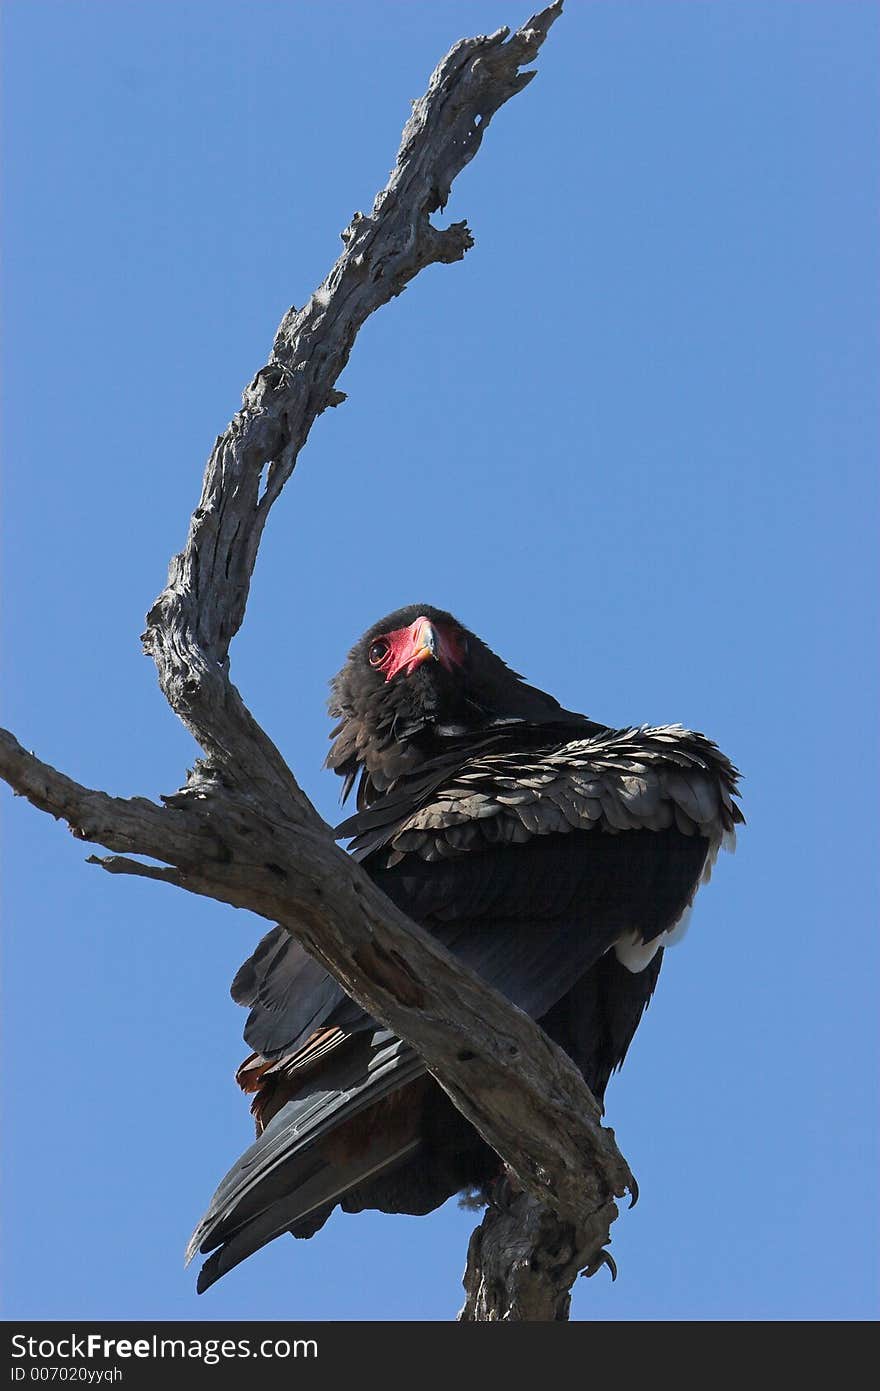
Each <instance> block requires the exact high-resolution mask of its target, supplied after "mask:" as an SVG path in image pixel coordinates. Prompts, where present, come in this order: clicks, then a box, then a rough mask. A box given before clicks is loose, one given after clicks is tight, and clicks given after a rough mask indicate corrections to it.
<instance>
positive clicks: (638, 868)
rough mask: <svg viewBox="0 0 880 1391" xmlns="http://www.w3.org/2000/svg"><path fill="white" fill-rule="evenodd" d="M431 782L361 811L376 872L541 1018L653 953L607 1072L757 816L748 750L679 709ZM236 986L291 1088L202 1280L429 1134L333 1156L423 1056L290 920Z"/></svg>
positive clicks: (417, 1070)
mask: <svg viewBox="0 0 880 1391" xmlns="http://www.w3.org/2000/svg"><path fill="white" fill-rule="evenodd" d="M418 787H419V795H418V796H417V797H413V795H412V788H409V794H410V795H409V797H408V798H407V797H406V796H405V795H404V794H405V792H406V789H402V788H401V789H396V790H395V792H394V794H392V795H391V796H389V797H387V798H386V799H383V800H382V801H380V802H378V803H376V804H374V805H373V806H372V807H370V808H368V809H365V810H364V811H363V812H361V813H359V815H358V816H357V817H355V818H352V821H351V822H349V823H346V827H345V828H343V829H344V830H345V831H346V833H347V834H353V835H354V837H355V840H354V847H355V853H357V854H358V857H359V858H360V859H362V860H363V861H364V863H365V867H366V868H367V870H368V872H369V873H370V875H371V877H372V878H373V879H374V880H375V882H376V883H377V884H378V885H379V886H380V887H381V888H382V889H383V890H384V891H385V892H386V893H387V894H388V895H389V897H391V898H392V899H393V901H394V902H395V903H396V904H397V905H398V906H399V907H400V908H401V909H403V911H404V912H406V913H408V914H409V915H410V916H411V917H413V918H414V919H416V920H417V921H420V922H422V923H423V924H425V925H426V926H428V927H429V928H430V929H431V931H432V932H433V933H434V934H435V935H436V936H437V937H438V938H439V940H440V941H442V942H443V943H444V945H446V946H447V947H448V948H449V949H450V950H451V951H453V952H454V954H455V955H456V956H458V957H459V959H461V960H462V961H463V962H464V963H465V964H467V965H469V966H470V967H471V968H472V969H474V970H475V971H477V972H478V974H480V975H482V976H483V977H484V978H485V979H486V980H487V981H488V982H489V983H490V984H492V985H493V986H495V987H496V988H497V989H499V990H500V991H501V992H502V993H504V994H505V995H506V996H507V997H508V998H509V999H511V1000H512V1001H513V1002H514V1003H515V1004H517V1005H518V1006H519V1007H520V1008H522V1009H524V1010H526V1011H527V1012H528V1013H529V1014H530V1015H531V1016H532V1017H533V1018H537V1019H542V1018H544V1017H545V1016H547V1015H548V1012H550V1011H553V1010H554V1008H556V1007H557V1006H558V1005H559V1003H560V1001H563V1000H564V998H565V997H566V995H567V994H568V993H569V992H570V991H571V990H572V988H573V987H574V986H575V985H576V984H577V982H578V981H579V980H580V979H582V978H583V977H584V976H585V973H586V972H588V971H589V970H590V968H591V966H593V965H594V964H595V963H596V962H598V961H599V960H600V958H603V957H604V955H605V953H606V952H608V951H609V948H611V947H615V950H616V952H617V955H618V956H619V958H620V961H622V962H624V964H625V965H626V966H627V971H628V972H644V981H646V982H647V985H646V986H645V988H644V989H642V988H641V986H640V988H639V990H638V991H637V992H636V996H634V997H633V1000H632V1001H631V1002H630V1001H629V1000H628V999H625V1010H624V1011H622V1012H621V1011H619V1012H620V1013H621V1019H622V1024H621V1025H620V1028H621V1038H620V1046H619V1047H617V1049H616V1052H615V1045H614V1042H613V1040H612V1041H611V1045H610V1051H609V1049H608V1048H606V1049H605V1054H604V1055H603V1058H602V1060H601V1076H599V1073H598V1072H597V1078H598V1079H599V1082H601V1084H602V1085H604V1080H607V1072H608V1070H610V1067H611V1066H614V1065H615V1063H616V1061H619V1058H620V1057H622V1053H623V1052H625V1049H626V1045H627V1043H628V1042H629V1039H630V1038H631V1036H632V1032H633V1030H634V1028H635V1025H636V1024H637V1022H638V1018H639V1016H640V1013H641V1010H642V1009H643V1008H644V1004H645V1002H646V999H647V998H648V996H649V995H650V991H651V989H653V984H654V982H655V980H656V972H657V969H658V968H659V957H657V956H655V953H656V952H657V947H658V946H659V945H660V944H662V942H663V941H664V940H665V939H666V934H668V933H669V932H670V931H671V930H673V929H674V927H675V925H676V924H677V923H678V922H679V921H680V920H681V918H682V916H683V914H684V913H685V911H686V909H687V907H688V905H689V904H690V902H691V900H692V898H693V895H694V893H695V892H696V888H697V886H698V884H699V882H700V878H701V875H702V874H703V873H704V870H705V868H706V865H707V861H708V860H709V859H710V858H711V856H712V853H713V851H716V850H717V848H718V846H719V845H720V843H721V841H722V839H723V837H724V836H726V835H727V834H729V833H732V831H733V829H734V826H735V824H736V823H737V822H738V821H740V820H742V816H741V813H740V812H739V809H738V807H737V806H736V803H735V802H734V801H733V796H734V794H735V792H736V770H735V769H733V768H732V766H731V765H730V764H729V763H728V761H727V760H726V759H725V758H724V757H723V755H721V754H720V753H719V752H718V750H717V749H716V748H715V746H714V745H713V744H711V743H710V742H709V741H708V740H705V739H703V738H702V736H699V735H694V734H690V733H689V732H687V731H685V730H681V729H679V728H678V727H663V728H653V729H642V730H626V731H619V732H612V731H606V732H604V733H603V734H602V735H601V736H595V737H592V738H588V739H581V740H575V741H569V742H567V743H563V744H559V743H558V742H557V743H556V744H555V745H553V746H550V747H544V748H543V749H532V750H528V751H527V752H525V753H523V752H522V751H521V750H520V751H516V750H514V749H512V748H511V749H499V748H495V749H494V750H493V751H491V752H482V753H479V754H477V755H473V754H472V755H471V756H470V757H465V758H464V759H462V760H461V761H460V763H459V766H458V767H457V768H456V769H455V771H454V772H451V773H450V771H449V768H448V766H447V767H445V768H444V776H443V779H442V782H441V785H439V786H437V785H433V784H432V773H431V770H430V769H422V770H420V773H419V779H418ZM288 944H289V945H288ZM640 952H642V953H643V955H642V956H640V955H639V953H640ZM628 953H629V957H628V956H627V954H628ZM652 959H653V960H654V962H655V964H654V966H653V968H652V970H651V971H650V973H649V972H648V971H647V967H648V965H649V964H650V963H651V961H652ZM609 969H612V970H616V969H617V968H616V967H613V966H612V965H610V964H609ZM649 975H650V979H649ZM616 981H617V984H616V985H615V989H616V990H618V993H620V992H621V991H622V992H624V994H625V992H626V991H627V990H628V983H627V980H626V974H623V975H621V974H620V971H619V970H617V977H616ZM234 993H235V995H236V998H238V999H240V1000H241V1001H242V1002H243V1003H245V1004H248V1005H249V1006H250V1007H251V1015H250V1018H249V1022H248V1028H249V1041H251V1042H252V1044H253V1040H254V1039H255V1038H258V1037H260V1038H265V1039H268V1040H270V1041H271V1042H272V1043H273V1045H274V1047H275V1049H277V1051H278V1054H279V1060H278V1062H277V1064H276V1066H275V1068H274V1069H273V1071H274V1074H275V1075H276V1076H283V1078H284V1086H285V1092H284V1095H285V1096H287V1097H289V1098H290V1099H289V1100H285V1101H284V1102H283V1104H281V1106H280V1109H278V1110H277V1112H276V1113H275V1114H274V1115H273V1116H272V1118H271V1120H270V1121H269V1123H268V1125H267V1126H266V1129H265V1131H264V1132H263V1134H262V1135H261V1136H260V1137H259V1138H258V1139H257V1141H256V1142H255V1144H254V1145H253V1146H252V1147H251V1149H250V1150H248V1151H247V1153H246V1154H245V1155H244V1156H242V1158H241V1160H239V1162H238V1164H236V1165H235V1166H234V1168H233V1169H232V1170H231V1171H230V1173H229V1174H228V1175H227V1177H226V1178H225V1179H224V1180H223V1182H222V1183H221V1185H220V1187H219V1189H218V1190H217V1193H216V1194H215V1196H214V1199H213V1200H212V1203H211V1206H210V1208H209V1210H208V1212H207V1213H206V1215H205V1217H204V1218H203V1220H202V1222H201V1223H200V1224H199V1228H198V1229H197V1231H196V1233H195V1235H194V1237H193V1242H192V1245H191V1252H193V1251H195V1250H196V1249H200V1250H202V1251H210V1250H212V1249H214V1248H215V1247H218V1246H220V1247H221V1248H222V1249H221V1250H219V1251H217V1253H216V1255H215V1256H213V1257H211V1260H210V1261H209V1262H208V1263H207V1265H206V1267H205V1270H204V1272H203V1275H202V1277H201V1280H200V1288H206V1287H207V1285H208V1284H210V1283H212V1282H213V1280H215V1279H217V1278H219V1276H220V1275H221V1274H223V1273H224V1271H225V1270H227V1269H229V1268H231V1266H232V1265H235V1264H237V1263H238V1261H240V1260H242V1259H244V1257H245V1256H246V1255H248V1254H250V1252H251V1251H253V1250H255V1249H257V1248H258V1247H259V1246H262V1245H263V1244H265V1242H266V1241H269V1240H271V1239H272V1237H273V1236H276V1235H278V1234H279V1233H280V1232H282V1231H286V1230H290V1229H291V1228H293V1229H295V1230H296V1229H297V1227H298V1225H299V1224H301V1223H302V1222H303V1221H304V1220H305V1219H308V1217H309V1214H310V1213H318V1214H319V1216H322V1215H325V1214H326V1211H327V1210H328V1207H329V1206H332V1205H333V1204H334V1202H335V1201H337V1200H338V1199H339V1198H340V1196H342V1195H343V1194H344V1193H345V1192H346V1191H348V1190H349V1189H351V1188H352V1187H353V1186H355V1185H362V1184H364V1183H366V1182H369V1180H370V1178H371V1177H372V1176H373V1175H374V1174H375V1173H377V1172H382V1171H383V1170H384V1169H387V1168H389V1166H391V1167H393V1166H394V1165H396V1164H399V1163H400V1162H401V1160H402V1158H403V1157H405V1156H406V1154H408V1153H412V1151H413V1149H414V1148H415V1147H417V1145H418V1143H419V1137H418V1135H416V1134H415V1133H414V1132H413V1130H412V1127H411V1126H410V1128H407V1126H406V1124H405V1123H404V1124H403V1125H402V1126H401V1125H400V1124H395V1126H384V1125H383V1126H374V1127H372V1132H373V1139H372V1141H371V1144H370V1146H369V1148H368V1150H362V1151H361V1152H359V1153H357V1154H356V1155H355V1156H354V1157H352V1156H351V1155H347V1156H346V1157H345V1159H344V1160H339V1161H336V1160H334V1159H332V1157H331V1158H330V1159H328V1149H327V1141H328V1138H329V1139H332V1138H333V1136H334V1134H335V1133H337V1132H344V1131H345V1128H346V1127H349V1125H350V1123H351V1122H357V1118H358V1117H362V1116H365V1115H366V1113H368V1112H371V1111H372V1109H373V1108H376V1107H378V1106H379V1105H381V1104H383V1103H384V1102H385V1101H386V1099H387V1098H390V1097H391V1096H392V1094H394V1093H397V1092H401V1091H402V1090H404V1089H406V1088H407V1087H408V1086H409V1085H410V1084H412V1083H414V1082H415V1080H416V1079H417V1078H418V1077H419V1076H420V1075H421V1074H422V1073H423V1071H424V1067H423V1064H422V1063H421V1060H420V1059H419V1058H418V1056H417V1055H416V1054H415V1052H414V1051H413V1050H412V1048H410V1047H409V1045H408V1044H405V1043H403V1042H401V1041H400V1040H399V1039H396V1038H394V1037H393V1036H392V1035H389V1034H388V1033H387V1031H385V1030H382V1029H381V1028H380V1027H379V1026H378V1025H376V1024H375V1022H374V1021H372V1020H371V1019H370V1018H369V1016H368V1015H366V1014H365V1013H364V1012H363V1011H361V1010H359V1008H358V1007H357V1006H356V1005H354V1004H353V1003H352V1002H351V1001H350V1000H349V999H348V998H347V997H346V996H345V994H344V992H343V991H342V990H341V989H340V988H339V987H338V986H337V985H336V984H335V982H333V981H332V978H330V977H329V976H327V975H326V973H324V972H323V971H322V969H321V968H319V967H317V965H316V964H315V963H314V962H312V961H311V960H310V958H308V957H307V956H306V954H305V953H303V952H302V951H301V949H299V948H298V947H296V946H295V944H293V943H292V941H291V939H289V938H288V937H287V934H286V933H283V934H282V932H281V930H280V929H275V930H274V931H273V932H272V933H269V934H268V935H267V937H266V938H264V939H263V942H261V944H260V946H259V947H258V949H257V951H256V953H255V954H254V957H252V958H251V960H250V961H249V962H247V963H245V966H244V967H243V968H242V970H241V971H240V972H239V974H238V976H237V977H236V985H235V987H234ZM624 1016H625V1017H624ZM567 1037H568V1035H567V1033H566V1039H567ZM586 1046H587V1045H586V1044H585V1047H586ZM575 1051H576V1052H577V1051H578V1050H575ZM264 1056H265V1055H264ZM584 1061H585V1062H586V1053H585V1054H584ZM246 1066H247V1065H246ZM255 1072H256V1073H257V1074H258V1073H259V1061H258V1062H257V1064H256V1065H255ZM300 1078H302V1079H303V1080H302V1083H301V1085H300V1081H299V1079H300ZM257 1080H258V1081H259V1080H260V1079H259V1076H257ZM592 1080H593V1082H594V1085H597V1082H596V1079H592ZM291 1092H293V1094H291ZM444 1196H445V1194H444Z"/></svg>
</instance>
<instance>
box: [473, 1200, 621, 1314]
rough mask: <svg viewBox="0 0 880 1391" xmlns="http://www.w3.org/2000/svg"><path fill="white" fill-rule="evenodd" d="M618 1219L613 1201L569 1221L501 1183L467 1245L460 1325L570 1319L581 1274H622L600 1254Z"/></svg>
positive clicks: (603, 1254)
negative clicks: (606, 1270) (577, 1220)
mask: <svg viewBox="0 0 880 1391" xmlns="http://www.w3.org/2000/svg"><path fill="white" fill-rule="evenodd" d="M616 1216H617V1206H616V1204H615V1203H613V1202H608V1203H606V1204H605V1205H604V1206H603V1207H600V1208H597V1209H596V1210H595V1211H594V1212H593V1213H592V1214H591V1215H590V1217H589V1218H588V1219H587V1220H586V1221H585V1222H581V1223H572V1222H566V1221H565V1220H564V1219H563V1218H561V1217H559V1216H558V1215H557V1213H556V1212H554V1211H553V1209H552V1208H550V1207H548V1206H547V1205H546V1203H539V1202H538V1201H537V1199H535V1198H533V1197H532V1196H531V1194H530V1193H523V1192H520V1191H517V1190H516V1189H513V1188H512V1187H511V1185H510V1183H509V1182H507V1181H506V1180H505V1181H504V1182H502V1183H501V1184H499V1185H498V1188H497V1191H496V1193H495V1194H494V1195H493V1199H492V1202H491V1203H490V1204H489V1206H488V1207H487V1209H486V1215H485V1217H484V1218H483V1220H482V1222H481V1223H480V1225H479V1227H477V1229H476V1231H474V1232H473V1234H472V1236H471V1239H470V1242H469V1244H468V1254H467V1265H466V1267H465V1272H464V1279H463V1281H462V1283H463V1285H464V1288H465V1295H466V1298H465V1302H464V1306H463V1308H462V1309H461V1312H460V1313H459V1315H458V1317H459V1319H460V1320H461V1322H462V1323H497V1322H506V1323H510V1322H513V1321H517V1322H532V1323H534V1322H556V1321H560V1320H564V1319H567V1318H568V1314H569V1309H570V1307H571V1287H572V1285H573V1284H574V1282H575V1280H576V1279H577V1277H578V1275H579V1274H581V1273H583V1274H584V1275H595V1273H596V1271H597V1270H599V1269H601V1267H602V1266H603V1265H607V1266H608V1268H609V1269H610V1271H611V1276H612V1279H615V1278H616V1276H617V1269H616V1267H615V1265H614V1262H613V1260H612V1259H611V1257H610V1256H609V1255H608V1253H607V1252H606V1251H605V1250H604V1249H603V1248H604V1247H605V1245H606V1244H607V1242H608V1241H609V1239H610V1237H609V1229H610V1227H611V1223H612V1222H613V1221H614V1219H615V1217H616Z"/></svg>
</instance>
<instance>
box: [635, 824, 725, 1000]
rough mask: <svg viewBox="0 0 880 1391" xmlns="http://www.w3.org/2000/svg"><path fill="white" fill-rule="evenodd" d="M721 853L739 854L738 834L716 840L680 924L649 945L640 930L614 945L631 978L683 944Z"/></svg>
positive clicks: (710, 847) (711, 843) (676, 924)
mask: <svg viewBox="0 0 880 1391" xmlns="http://www.w3.org/2000/svg"><path fill="white" fill-rule="evenodd" d="M719 850H727V851H729V852H730V854H731V855H732V854H733V852H734V851H735V850H736V831H735V830H730V831H725V832H724V834H723V835H721V836H713V838H712V840H711V842H710V844H709V849H708V850H707V851H706V859H705V861H704V862H703V869H702V873H701V874H700V877H699V879H698V880H697V886H696V888H695V889H694V892H693V896H692V898H691V901H690V903H689V904H688V905H687V907H686V908H685V910H684V912H683V913H682V915H681V917H680V918H679V920H678V922H677V923H674V924H673V926H672V927H670V928H668V929H667V931H666V932H661V933H660V934H659V936H657V937H653V938H652V939H651V941H650V942H644V941H642V937H641V934H640V933H639V932H638V930H637V929H633V931H632V932H625V933H624V934H623V935H622V936H621V937H618V939H617V941H616V942H615V943H614V955H615V956H616V957H617V959H618V961H619V962H620V964H621V966H625V967H626V969H627V970H628V971H631V972H632V974H633V975H634V976H635V975H638V973H639V971H644V969H645V967H646V966H650V964H651V962H652V961H653V960H654V957H655V956H656V955H657V953H658V951H659V950H660V948H661V947H674V946H676V945H677V943H679V942H680V941H682V939H683V938H684V936H685V935H686V933H687V930H688V928H689V927H690V923H691V914H692V913H693V911H694V898H696V895H697V888H699V886H700V884H708V882H709V880H710V879H711V878H712V870H713V869H714V867H715V861H716V860H717V859H718V852H719Z"/></svg>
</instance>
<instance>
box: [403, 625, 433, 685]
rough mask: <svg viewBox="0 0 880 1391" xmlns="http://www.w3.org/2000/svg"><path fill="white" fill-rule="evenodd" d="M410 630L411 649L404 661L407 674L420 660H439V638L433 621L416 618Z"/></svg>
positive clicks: (413, 669) (418, 664) (419, 664)
mask: <svg viewBox="0 0 880 1391" xmlns="http://www.w3.org/2000/svg"><path fill="white" fill-rule="evenodd" d="M410 632H411V633H412V651H411V655H410V657H409V658H408V660H407V663H406V670H407V674H409V673H410V672H412V671H415V669H416V667H418V666H421V664H422V662H427V661H429V660H430V659H431V658H433V659H434V661H435V662H439V661H440V638H439V636H438V634H437V630H436V628H435V627H434V625H433V623H430V622H429V621H428V619H427V618H417V619H416V621H415V623H413V624H412V626H411V628H410Z"/></svg>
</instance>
